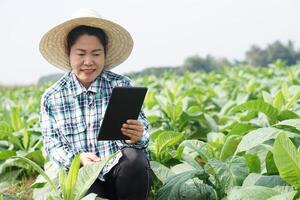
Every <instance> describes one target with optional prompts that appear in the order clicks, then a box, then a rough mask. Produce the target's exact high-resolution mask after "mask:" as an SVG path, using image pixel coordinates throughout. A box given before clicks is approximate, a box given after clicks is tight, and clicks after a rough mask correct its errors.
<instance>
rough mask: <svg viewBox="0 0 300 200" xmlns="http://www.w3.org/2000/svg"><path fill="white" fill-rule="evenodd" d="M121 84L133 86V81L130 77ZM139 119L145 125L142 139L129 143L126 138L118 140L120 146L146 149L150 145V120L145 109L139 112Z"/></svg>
mask: <svg viewBox="0 0 300 200" xmlns="http://www.w3.org/2000/svg"><path fill="white" fill-rule="evenodd" d="M121 86H127V87H128V86H129V87H132V83H131V81H130V79H128V78H127V79H125V80H124V81H123V82H122V83H121ZM138 121H140V122H142V123H143V125H144V133H143V136H142V138H141V139H140V141H138V142H137V143H135V144H127V143H126V142H125V140H120V141H117V144H118V146H120V147H134V148H137V149H146V148H147V147H148V143H149V140H150V133H149V125H148V121H147V118H146V116H145V114H144V112H143V110H142V111H141V112H140V114H139V117H138Z"/></svg>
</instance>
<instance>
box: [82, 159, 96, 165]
mask: <svg viewBox="0 0 300 200" xmlns="http://www.w3.org/2000/svg"><path fill="white" fill-rule="evenodd" d="M93 163H94V162H93V161H91V160H90V159H86V160H84V161H83V162H82V165H83V166H86V165H91V164H93Z"/></svg>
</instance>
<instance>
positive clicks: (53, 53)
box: [40, 9, 133, 71]
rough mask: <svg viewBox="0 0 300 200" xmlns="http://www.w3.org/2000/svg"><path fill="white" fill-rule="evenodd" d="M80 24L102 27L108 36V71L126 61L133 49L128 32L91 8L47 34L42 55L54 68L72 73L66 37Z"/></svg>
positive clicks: (105, 65) (79, 12)
mask: <svg viewBox="0 0 300 200" xmlns="http://www.w3.org/2000/svg"><path fill="white" fill-rule="evenodd" d="M80 25H86V26H92V27H97V28H101V29H102V30H103V31H104V32H105V33H106V35H107V38H108V43H107V52H106V57H105V64H104V68H105V69H112V68H113V67H116V66H117V65H119V64H121V63H122V62H124V61H125V60H126V59H127V58H128V56H129V55H130V53H131V51H132V48H133V40H132V37H131V36H130V34H129V32H128V31H127V30H125V29H124V28H123V27H121V26H120V25H118V24H116V23H114V22H111V21H108V20H106V19H102V18H101V17H100V15H99V14H98V13H97V12H96V11H94V10H90V9H81V10H79V11H77V12H76V13H74V14H73V16H72V18H71V19H70V20H68V21H66V22H64V23H62V24H59V25H57V26H55V27H54V28H52V29H51V30H50V31H48V32H47V33H46V34H45V35H44V36H43V37H42V39H41V41H40V52H41V54H42V55H43V57H44V58H45V59H46V60H47V61H48V62H49V63H50V64H52V65H54V66H56V67H58V68H60V69H62V70H65V71H69V70H71V69H72V68H71V66H70V62H69V56H68V54H67V48H66V47H67V35H68V33H69V32H70V31H71V30H72V29H74V28H76V27H77V26H80Z"/></svg>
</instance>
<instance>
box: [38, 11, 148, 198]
mask: <svg viewBox="0 0 300 200" xmlns="http://www.w3.org/2000/svg"><path fill="white" fill-rule="evenodd" d="M132 47H133V41H132V38H131V36H130V34H129V33H128V32H127V31H126V30H125V29H124V28H122V27H121V26H119V25H117V24H115V23H113V22H111V21H108V20H104V19H101V18H100V17H99V15H98V14H97V13H96V12H95V11H92V10H81V11H79V12H77V13H76V14H75V16H74V17H73V19H71V20H68V21H66V22H64V23H62V24H60V25H58V26H56V27H54V28H53V29H51V30H50V31H49V32H47V33H46V34H45V35H44V36H43V38H42V39H41V42H40V52H41V54H42V55H43V56H44V58H45V59H46V60H47V61H48V62H49V63H51V64H53V65H54V66H56V67H59V68H60V69H63V70H65V71H67V73H66V74H65V75H64V76H63V77H62V78H61V79H60V80H59V81H57V82H56V83H55V84H54V85H53V86H52V87H50V88H49V89H48V90H47V91H46V92H45V93H44V95H43V97H42V101H41V119H40V121H41V126H42V134H43V139H44V151H45V153H46V154H47V155H48V156H49V158H50V159H51V160H53V161H55V162H56V163H57V164H58V165H59V166H63V167H64V168H66V169H68V168H69V167H70V164H71V162H72V159H73V158H74V156H75V155H77V154H80V162H81V165H82V166H85V165H89V164H91V163H93V162H97V161H99V160H101V159H103V158H105V157H107V156H109V155H111V154H113V153H116V156H114V158H113V159H111V160H110V162H109V163H107V164H106V166H105V167H104V168H103V170H102V171H101V173H100V174H99V179H97V180H96V181H95V183H94V184H93V185H92V186H91V188H90V190H89V192H88V193H92V192H93V193H97V194H98V196H100V197H104V198H109V199H146V198H147V195H148V192H149V189H150V174H149V169H150V167H149V162H148V159H147V156H146V155H145V152H144V150H145V149H146V148H147V145H148V142H149V133H148V125H147V120H146V118H145V115H144V114H143V112H141V113H140V115H139V118H138V120H133V119H128V120H127V122H126V123H125V124H123V127H122V129H121V131H122V133H123V134H124V135H126V136H128V137H129V138H130V139H129V140H126V141H97V134H98V132H99V129H100V125H101V121H102V119H103V116H104V113H105V109H106V106H107V103H108V101H109V97H110V95H111V92H112V89H113V88H114V87H115V86H130V85H131V82H130V79H128V78H127V77H125V76H121V75H118V74H115V73H113V72H110V71H108V69H111V68H113V67H115V66H117V65H119V64H120V63H122V62H123V61H124V60H126V59H127V57H128V56H129V54H130V52H131V50H132Z"/></svg>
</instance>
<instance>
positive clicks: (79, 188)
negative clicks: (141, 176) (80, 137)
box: [0, 61, 300, 200]
mask: <svg viewBox="0 0 300 200" xmlns="http://www.w3.org/2000/svg"><path fill="white" fill-rule="evenodd" d="M134 82H135V85H144V86H147V87H148V88H149V91H148V94H147V97H146V100H145V103H144V110H145V113H146V115H147V117H148V120H149V123H150V127H151V141H150V144H149V156H150V160H151V167H152V170H153V172H154V174H153V176H154V182H153V186H152V189H151V193H150V197H149V199H159V200H168V199H169V200H174V199H186V200H191V199H205V200H206V199H212V200H220V199H224V200H241V199H242V200H244V199H245V200H247V199H249V200H256V199H257V200H293V199H300V193H299V191H300V152H299V150H298V149H299V146H300V67H299V66H291V67H287V66H285V65H284V63H283V62H280V61H278V62H276V63H274V64H271V65H269V67H268V68H257V67H250V66H236V67H231V68H230V67H224V68H222V69H220V70H218V71H213V72H210V73H203V72H197V73H189V72H187V73H185V74H184V75H183V76H177V75H175V74H171V73H165V74H163V75H162V76H161V77H154V76H145V77H142V78H137V79H135V80H134ZM47 87H49V84H46V85H43V86H31V87H18V88H8V87H6V88H4V87H3V88H0V100H1V104H0V192H1V193H2V196H0V199H32V198H33V199H64V200H68V199H78V200H79V199H99V198H96V197H95V195H92V194H91V195H88V196H85V192H86V191H87V188H88V187H89V185H90V184H91V183H92V182H93V181H94V180H95V178H96V177H97V174H98V173H99V171H100V170H101V168H102V167H103V165H104V164H105V162H106V160H103V161H101V162H99V163H97V164H95V165H91V166H87V167H82V168H80V169H79V159H78V157H76V158H75V159H74V160H73V163H72V166H71V169H70V171H69V173H68V174H66V172H65V171H64V170H63V169H54V168H53V166H52V165H51V162H48V159H47V158H46V157H44V155H43V154H42V151H41V148H42V145H43V143H42V138H41V132H40V125H39V123H38V119H39V115H38V112H39V104H40V97H41V95H42V93H43V91H44V90H45V89H46V88H47ZM108 159H109V158H108ZM37 177H38V178H37ZM58 185H60V187H58Z"/></svg>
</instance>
